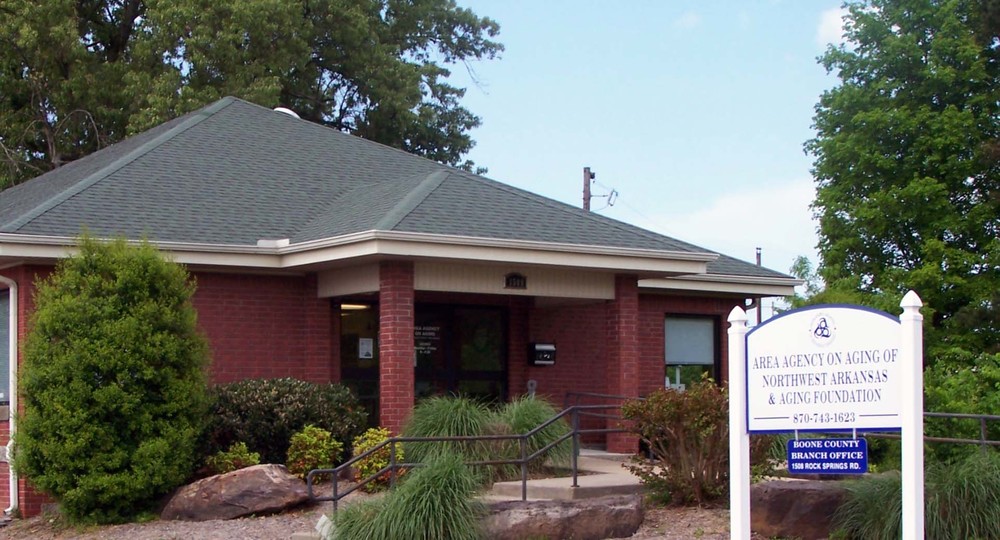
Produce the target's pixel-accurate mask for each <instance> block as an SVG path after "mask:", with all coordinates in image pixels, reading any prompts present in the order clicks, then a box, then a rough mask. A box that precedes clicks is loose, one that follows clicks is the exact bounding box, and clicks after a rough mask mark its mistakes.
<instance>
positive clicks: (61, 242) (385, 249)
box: [0, 231, 718, 277]
mask: <svg viewBox="0 0 1000 540" xmlns="http://www.w3.org/2000/svg"><path fill="white" fill-rule="evenodd" d="M152 243H153V245H155V246H157V248H159V249H161V250H163V251H165V252H167V253H169V254H170V255H171V257H172V258H173V260H175V261H177V262H180V263H184V264H189V265H207V266H221V267H245V268H263V269H295V268H301V267H307V266H317V265H324V264H331V263H337V262H344V261H349V260H352V259H357V258H362V257H369V258H370V257H381V258H404V257H412V258H422V259H438V260H462V261H479V262H484V263H489V262H501V263H518V264H532V265H541V266H557V267H568V268H574V267H575V268H581V269H584V268H585V269H588V270H604V271H616V272H630V273H635V274H637V275H639V276H640V277H662V276H679V275H692V274H704V273H705V272H706V267H707V264H708V263H709V262H711V261H713V260H715V259H716V258H717V257H718V255H716V254H714V253H697V252H677V251H660V250H650V249H634V248H617V247H608V246H586V245H577V244H560V243H549V242H534V241H524V240H502V239H493V238H477V237H465V236H450V235H435V234H424V233H408V232H396V231H365V232H359V233H353V234H348V235H343V236H338V237H333V238H325V239H321V240H312V241H308V242H299V243H295V244H284V243H283V242H267V243H266V244H265V245H260V246H257V245H242V244H241V245H230V244H208V243H185V242H152ZM76 244H77V239H76V238H71V237H62V236H36V235H23V234H12V233H0V264H3V263H4V262H8V263H9V262H11V261H17V260H32V261H39V260H43V261H54V260H58V259H61V258H64V257H67V256H69V255H71V254H72V253H75V251H76Z"/></svg>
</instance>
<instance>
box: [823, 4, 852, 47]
mask: <svg viewBox="0 0 1000 540" xmlns="http://www.w3.org/2000/svg"><path fill="white" fill-rule="evenodd" d="M845 15H847V10H846V9H844V8H830V9H828V10H826V11H824V12H823V13H822V14H820V17H819V26H817V27H816V43H818V44H819V46H820V47H826V46H827V45H828V44H832V45H840V44H842V43H844V16H845Z"/></svg>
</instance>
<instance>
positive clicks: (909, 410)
mask: <svg viewBox="0 0 1000 540" xmlns="http://www.w3.org/2000/svg"><path fill="white" fill-rule="evenodd" d="M922 305H923V303H922V302H921V301H920V297H919V296H917V293H915V292H913V291H910V292H908V293H906V296H904V297H903V301H902V302H900V304H899V306H900V307H901V308H903V314H902V315H900V316H899V322H900V323H901V325H902V329H901V330H902V339H901V340H900V343H899V353H900V354H899V356H900V362H901V363H903V364H904V366H905V367H906V369H905V370H903V381H902V386H903V388H902V394H903V410H902V413H903V433H902V434H901V437H902V443H903V451H902V456H901V457H902V461H903V463H902V465H903V478H902V480H903V538H904V539H907V540H908V539H910V538H914V539H920V538H923V537H924V334H923V331H922V330H923V322H924V316H923V315H921V314H920V306H922Z"/></svg>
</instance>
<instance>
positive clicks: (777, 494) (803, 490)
mask: <svg viewBox="0 0 1000 540" xmlns="http://www.w3.org/2000/svg"><path fill="white" fill-rule="evenodd" d="M846 496H847V489H846V488H845V487H844V485H843V484H841V483H840V482H836V481H827V482H824V481H817V480H811V481H810V480H805V481H794V480H793V481H782V480H775V481H772V482H761V483H759V484H754V485H753V486H752V487H751V488H750V527H751V528H752V529H753V532H755V533H758V534H760V535H762V536H765V537H768V538H770V537H774V536H778V537H789V538H801V539H802V540H814V539H819V538H827V537H829V536H830V528H831V521H832V518H833V513H834V512H836V511H837V508H838V507H839V506H840V505H841V504H842V503H843V502H844V498H845V497H846Z"/></svg>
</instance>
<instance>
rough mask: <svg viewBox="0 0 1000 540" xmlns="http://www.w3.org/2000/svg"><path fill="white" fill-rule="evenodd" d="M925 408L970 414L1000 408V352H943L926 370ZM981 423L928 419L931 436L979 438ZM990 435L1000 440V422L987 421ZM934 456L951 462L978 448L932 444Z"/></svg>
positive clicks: (928, 433)
mask: <svg viewBox="0 0 1000 540" xmlns="http://www.w3.org/2000/svg"><path fill="white" fill-rule="evenodd" d="M924 408H925V409H926V410H928V411H942V412H950V413H966V414H988V415H994V414H997V411H1000V354H971V353H968V352H966V351H962V350H958V349H954V350H951V351H947V352H946V353H943V354H940V355H938V357H937V361H936V362H935V363H934V365H933V366H931V367H929V368H927V369H926V370H925V372H924ZM980 429H981V426H980V423H979V421H978V420H974V419H945V418H930V417H925V418H924V433H925V434H926V435H927V436H929V437H951V438H961V439H979V438H980ZM986 438H987V439H988V440H1000V422H997V421H987V422H986ZM927 449H928V451H930V452H931V454H930V455H929V457H930V458H932V459H934V460H937V461H942V462H947V461H952V460H954V459H956V458H959V457H961V456H964V455H966V454H968V453H970V452H976V451H978V448H977V447H975V446H970V445H954V444H928V445H927Z"/></svg>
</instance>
